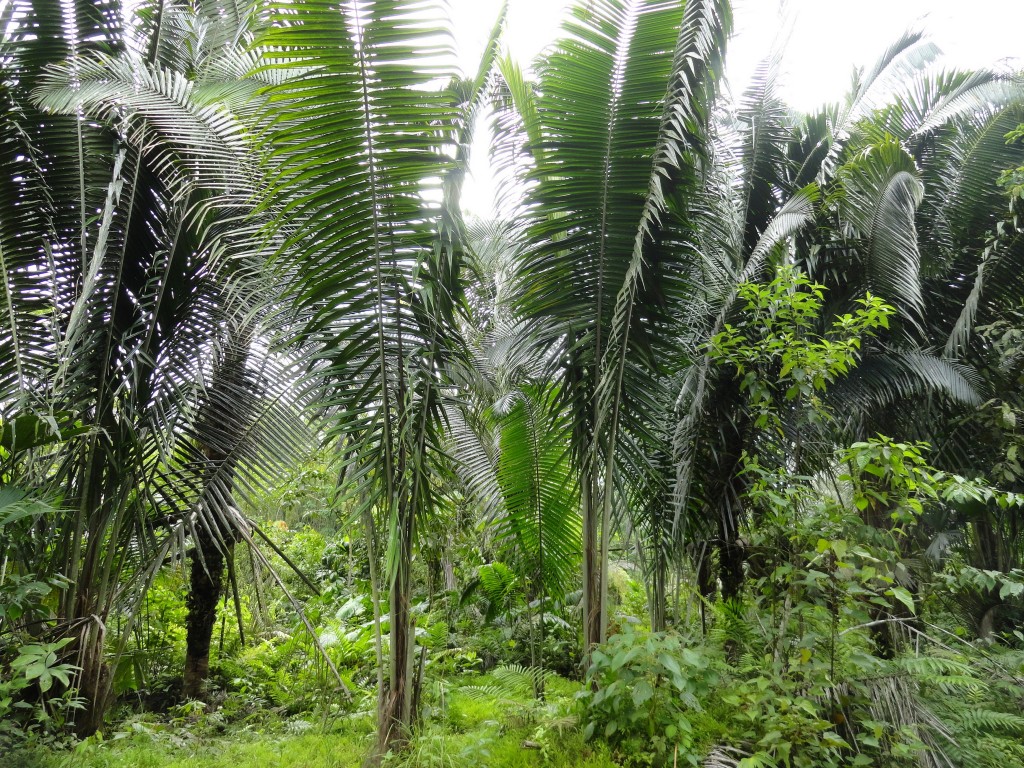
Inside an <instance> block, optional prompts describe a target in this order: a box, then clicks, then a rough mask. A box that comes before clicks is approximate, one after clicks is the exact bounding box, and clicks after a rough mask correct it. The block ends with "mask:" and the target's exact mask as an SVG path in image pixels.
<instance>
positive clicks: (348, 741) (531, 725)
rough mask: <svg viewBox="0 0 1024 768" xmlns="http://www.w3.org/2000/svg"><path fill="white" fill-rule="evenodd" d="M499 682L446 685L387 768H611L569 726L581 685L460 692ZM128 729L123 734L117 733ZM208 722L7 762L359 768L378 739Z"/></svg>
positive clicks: (353, 730) (341, 729)
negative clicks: (538, 697)
mask: <svg viewBox="0 0 1024 768" xmlns="http://www.w3.org/2000/svg"><path fill="white" fill-rule="evenodd" d="M495 682H496V681H495V680H494V678H493V677H492V676H489V675H485V676H474V677H465V678H459V679H457V680H453V681H449V682H448V683H447V684H446V685H445V686H444V688H443V692H442V690H441V689H440V688H439V687H437V686H435V687H433V688H432V690H431V691H430V693H429V695H428V696H427V697H426V699H427V701H426V707H425V710H424V714H425V717H426V722H425V723H424V724H423V725H422V726H421V728H420V729H419V731H418V733H417V735H416V737H415V738H414V739H413V741H412V743H411V744H410V745H409V747H408V749H407V750H406V751H405V752H402V753H400V754H396V755H392V756H390V757H389V758H388V759H387V760H386V761H385V766H386V767H387V768H463V766H469V768H541V766H544V768H612V766H614V765H615V763H614V762H613V761H612V760H611V758H610V757H609V756H608V753H607V751H606V750H604V749H603V747H601V746H599V745H592V744H584V743H583V741H582V739H581V737H580V734H579V730H578V729H577V728H571V727H570V728H568V729H563V730H564V732H559V731H558V729H557V728H555V727H554V725H556V724H559V723H561V724H562V725H565V724H566V722H567V721H566V718H565V713H566V712H567V711H568V710H569V709H570V708H571V700H572V697H573V695H574V694H575V693H576V691H577V690H579V684H578V683H572V682H569V681H566V680H561V679H558V678H551V679H550V681H549V684H548V686H547V692H548V702H549V705H548V706H546V707H542V706H540V705H537V704H535V703H534V702H533V701H532V698H531V697H530V696H529V695H524V694H523V693H522V692H521V691H518V692H517V691H508V690H503V691H501V693H500V695H499V696H497V697H495V696H487V695H480V694H476V695H474V694H473V693H472V692H466V691H464V690H461V688H462V687H463V686H480V687H485V686H493V685H494V684H495ZM119 728H120V729H121V730H120V732H119V730H118V729H119ZM213 731H214V727H212V726H211V724H210V722H209V721H206V720H204V719H203V718H202V717H200V718H198V719H197V720H196V721H195V722H191V723H188V722H182V721H180V720H179V721H175V722H172V723H158V722H140V723H137V724H136V725H134V726H131V725H121V726H115V727H113V728H112V729H110V733H111V734H113V736H108V738H107V740H100V739H90V740H88V741H86V742H83V743H81V744H79V745H78V747H76V748H75V749H73V750H68V751H60V750H48V749H40V748H37V749H33V750H29V751H23V752H19V753H15V754H14V755H13V756H9V759H10V761H9V762H8V761H6V760H5V761H3V765H4V766H5V768H6V766H10V767H11V768H359V767H360V766H362V764H363V761H364V759H365V757H366V755H367V753H368V752H369V750H370V748H371V746H372V744H373V738H374V724H373V722H372V721H371V719H370V718H369V717H357V718H355V719H348V720H344V721H342V722H340V723H337V724H335V725H334V727H333V729H331V732H327V733H323V732H321V731H320V730H319V729H317V728H315V727H312V729H311V730H309V731H306V732H304V733H302V734H300V735H296V734H294V733H289V732H288V723H287V722H286V721H274V720H273V719H271V720H269V721H268V722H267V723H265V730H264V731H263V732H259V731H253V730H248V729H242V728H238V727H234V728H232V727H231V726H228V727H227V728H226V729H225V730H224V732H223V733H219V734H218V733H214V732H213Z"/></svg>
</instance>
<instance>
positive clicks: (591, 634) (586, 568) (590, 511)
mask: <svg viewBox="0 0 1024 768" xmlns="http://www.w3.org/2000/svg"><path fill="white" fill-rule="evenodd" d="M582 486H583V493H582V510H583V664H584V667H586V666H587V665H588V664H589V662H590V653H591V651H592V650H593V649H594V646H596V645H599V644H600V643H601V625H602V623H603V621H602V620H603V618H604V617H603V610H602V609H603V607H604V606H603V605H602V604H601V592H602V590H601V571H602V568H601V547H600V545H599V524H600V520H601V514H602V510H601V507H600V505H599V504H598V503H597V498H596V496H597V494H596V493H595V489H594V481H593V478H589V477H588V478H584V481H583V483H582Z"/></svg>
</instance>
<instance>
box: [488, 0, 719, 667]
mask: <svg viewBox="0 0 1024 768" xmlns="http://www.w3.org/2000/svg"><path fill="white" fill-rule="evenodd" d="M729 25H730V14H729V8H728V5H727V4H726V3H722V2H703V1H699V0H691V1H690V2H687V3H685V6H684V5H683V4H679V3H664V2H620V1H619V0H605V1H602V2H593V3H587V4H586V5H581V6H579V7H577V8H575V9H574V11H573V19H572V20H571V21H569V22H567V23H566V24H565V26H564V32H565V36H564V37H563V38H562V39H561V40H560V41H559V42H558V43H557V44H556V45H555V46H554V47H553V48H552V49H551V50H550V51H549V52H548V53H547V54H546V55H545V56H544V57H543V58H542V60H541V61H540V62H539V66H538V71H539V83H538V89H537V93H536V94H534V92H533V91H532V90H531V89H529V88H528V87H524V83H523V81H522V78H521V77H519V76H518V75H517V74H516V73H515V72H511V73H510V74H511V76H509V74H507V75H506V81H507V83H508V85H509V91H510V94H511V96H512V98H513V99H514V101H515V102H516V107H517V109H518V111H519V114H520V115H521V116H522V125H523V131H524V133H525V135H526V149H527V150H529V152H530V153H531V156H532V161H533V167H532V168H531V169H530V170H529V171H528V172H527V174H526V178H527V184H528V185H529V192H528V194H527V199H526V206H525V210H526V211H527V212H528V213H527V215H528V216H529V221H530V225H529V239H530V247H529V249H528V251H527V254H526V256H525V261H524V264H523V267H522V272H523V274H526V275H529V282H528V283H527V284H525V285H524V287H523V290H522V294H521V299H520V310H519V311H520V312H521V314H522V316H523V317H524V318H526V319H528V320H529V321H531V322H535V321H539V320H542V321H544V324H545V325H546V326H549V327H550V328H551V331H550V333H549V335H548V338H547V339H546V340H545V341H546V343H547V345H548V346H549V348H550V349H551V350H552V351H551V353H550V360H551V362H552V365H553V366H554V368H555V370H556V371H557V381H558V389H557V394H558V397H559V398H560V399H561V401H562V403H563V406H562V407H563V408H565V409H566V410H567V412H568V413H569V414H570V419H571V424H572V456H573V462H574V464H575V466H576V472H577V473H578V476H579V478H580V490H581V509H582V517H583V584H584V589H583V617H584V618H583V624H584V631H583V637H584V645H585V648H587V649H589V648H590V647H591V646H593V645H594V644H596V643H599V642H602V641H603V640H604V636H605V631H606V626H607V611H606V609H605V603H606V599H607V588H608V585H607V567H608V550H609V545H610V541H611V536H612V527H613V518H614V514H613V513H614V512H615V507H616V504H615V498H616V493H615V491H614V489H615V488H616V486H617V485H618V483H619V481H620V478H619V470H618V469H617V467H618V465H619V463H620V462H621V461H629V462H630V463H636V462H637V460H635V459H628V460H627V459H624V458H623V453H624V452H625V451H626V450H627V449H628V448H629V447H630V445H631V442H630V441H621V440H619V433H620V430H624V429H626V428H627V427H630V426H637V425H640V424H642V423H643V420H642V419H641V416H640V414H642V413H643V412H644V411H645V410H647V409H648V408H650V407H651V406H653V402H652V400H651V398H650V396H649V394H648V387H649V383H650V381H651V378H652V375H653V374H656V373H657V370H658V361H659V359H665V358H666V357H667V354H668V352H669V349H670V347H671V343H670V342H671V340H670V339H668V338H665V335H664V334H663V333H662V331H663V330H664V329H665V328H667V327H669V326H670V325H671V313H672V307H673V305H674V303H675V302H676V301H677V300H678V298H679V297H680V295H681V294H684V293H685V292H686V290H687V286H686V285H685V284H684V283H683V281H680V280H679V279H678V278H677V275H679V274H680V273H681V272H682V266H683V265H685V264H688V263H689V262H690V260H691V254H690V252H689V251H688V249H687V246H686V242H687V238H686V234H685V233H686V232H687V228H688V224H689V220H688V211H687V210H686V207H685V204H682V205H674V204H673V203H674V202H676V201H678V200H683V201H685V197H686V194H687V193H688V192H689V191H691V190H693V189H694V188H695V187H696V186H697V185H698V182H697V176H698V174H697V173H695V171H694V168H695V166H696V165H697V162H698V159H699V157H700V151H701V148H702V145H703V141H704V137H705V135H706V131H707V125H708V121H709V109H710V105H711V103H712V100H713V94H714V88H715V81H716V77H717V74H718V70H719V66H720V61H721V55H722V52H723V49H724V43H725V38H726V36H727V34H728V30H729Z"/></svg>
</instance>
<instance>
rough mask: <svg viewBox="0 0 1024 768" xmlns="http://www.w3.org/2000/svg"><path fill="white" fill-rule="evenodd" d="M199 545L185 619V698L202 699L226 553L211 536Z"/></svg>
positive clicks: (194, 558)
mask: <svg viewBox="0 0 1024 768" xmlns="http://www.w3.org/2000/svg"><path fill="white" fill-rule="evenodd" d="M202 539H203V540H202V541H201V542H198V541H197V542H196V549H195V551H194V552H193V553H192V557H191V560H192V563H191V569H190V572H189V593H188V600H187V606H188V616H187V617H186V618H185V631H186V637H185V674H184V683H183V688H182V690H183V694H184V697H185V698H186V699H201V698H202V697H203V693H204V690H203V689H204V686H205V683H206V678H207V677H209V673H210V645H211V644H212V641H213V628H214V625H215V624H216V622H217V604H218V603H219V602H220V598H221V596H222V595H223V590H224V579H223V573H224V552H223V550H222V549H221V546H222V545H221V544H220V543H219V542H217V541H216V540H214V537H213V536H212V535H211V534H208V533H207V534H206V535H204V536H203V537H202Z"/></svg>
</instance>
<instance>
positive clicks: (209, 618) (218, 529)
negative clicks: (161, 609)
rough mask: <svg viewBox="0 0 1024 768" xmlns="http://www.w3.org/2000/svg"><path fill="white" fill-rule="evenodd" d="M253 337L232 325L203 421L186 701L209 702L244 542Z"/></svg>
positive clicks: (191, 573) (188, 624)
mask: <svg viewBox="0 0 1024 768" xmlns="http://www.w3.org/2000/svg"><path fill="white" fill-rule="evenodd" d="M250 338H251V332H250V331H249V329H248V328H246V327H241V328H238V327H235V326H233V325H232V326H231V327H229V328H228V331H227V338H226V341H225V350H224V357H223V359H222V360H221V361H220V362H219V365H218V366H217V367H216V368H215V370H214V375H213V382H212V385H211V388H210V399H209V403H208V406H207V408H208V411H207V413H206V415H205V418H204V419H203V422H202V423H203V433H204V435H203V439H204V440H206V441H207V445H206V451H205V452H206V457H207V460H208V462H209V473H208V477H207V485H206V488H205V489H204V492H203V498H202V500H201V502H200V503H201V504H202V505H203V506H204V507H205V510H204V511H205V512H206V513H207V514H206V519H205V520H200V521H198V522H197V524H196V525H195V527H194V532H193V536H194V539H195V546H194V549H193V550H192V556H191V566H190V571H189V594H188V600H187V605H188V615H187V616H186V619H185V629H186V637H185V668H184V682H183V694H184V696H185V698H186V699H200V698H202V697H203V693H204V690H203V689H204V686H205V683H206V679H207V678H208V677H209V673H210V646H211V644H212V642H213V628H214V625H215V624H216V623H217V604H218V603H219V602H220V599H221V598H222V597H223V596H224V565H225V555H227V554H228V553H229V552H230V549H231V547H233V546H234V543H235V542H236V541H237V539H238V534H237V531H236V530H234V528H233V525H232V523H231V518H230V513H229V512H228V510H229V508H230V507H231V506H232V504H233V501H232V498H231V491H232V487H233V485H234V466H233V463H234V461H235V458H234V456H233V453H234V451H235V449H236V448H237V443H238V440H239V434H240V433H241V432H242V429H243V425H244V424H245V422H246V414H245V404H244V402H242V401H240V400H239V393H240V392H242V391H243V390H244V385H245V365H246V360H247V358H248V354H249V340H250Z"/></svg>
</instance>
